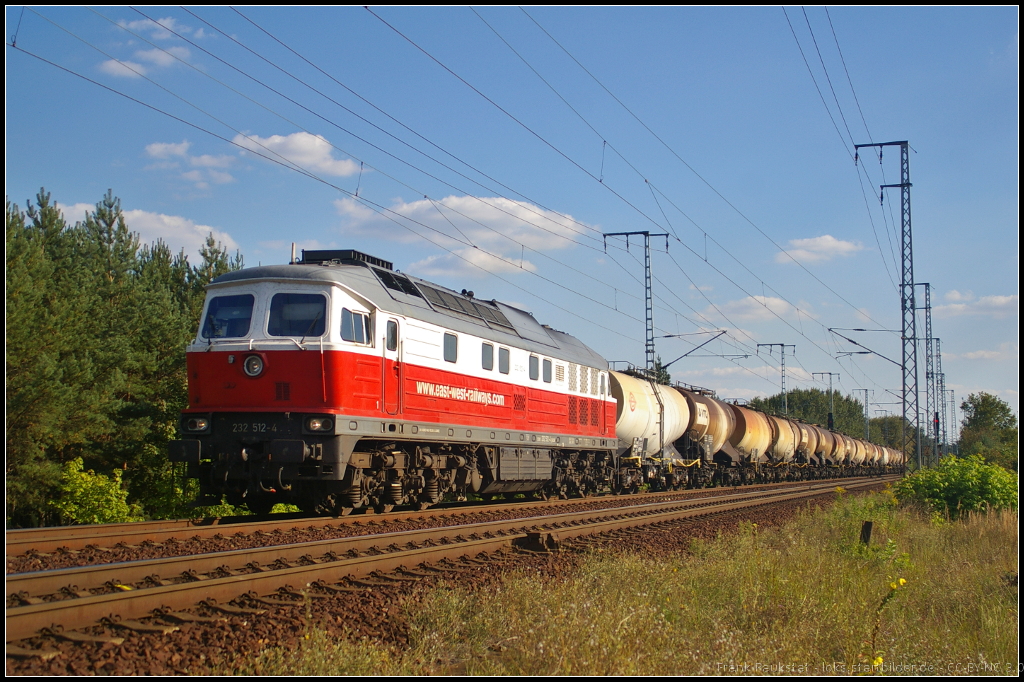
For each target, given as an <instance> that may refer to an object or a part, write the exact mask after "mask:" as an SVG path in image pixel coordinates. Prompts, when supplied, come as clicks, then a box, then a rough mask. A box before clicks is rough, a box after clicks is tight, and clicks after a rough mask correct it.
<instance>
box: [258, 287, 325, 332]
mask: <svg viewBox="0 0 1024 682" xmlns="http://www.w3.org/2000/svg"><path fill="white" fill-rule="evenodd" d="M326 317H327V297H326V296H324V295H323V294H274V298H272V299H271V300H270V324H269V325H267V333H268V334H270V335H271V336H302V337H306V336H323V333H324V330H325V329H326V328H327V320H326V319H325V318H326Z"/></svg>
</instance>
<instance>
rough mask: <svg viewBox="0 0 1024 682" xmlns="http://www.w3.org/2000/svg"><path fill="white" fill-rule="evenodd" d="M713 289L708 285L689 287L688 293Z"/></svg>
mask: <svg viewBox="0 0 1024 682" xmlns="http://www.w3.org/2000/svg"><path fill="white" fill-rule="evenodd" d="M713 290H714V287H713V286H711V285H710V284H702V285H701V286H699V287H698V286H695V285H693V284H691V285H690V291H713Z"/></svg>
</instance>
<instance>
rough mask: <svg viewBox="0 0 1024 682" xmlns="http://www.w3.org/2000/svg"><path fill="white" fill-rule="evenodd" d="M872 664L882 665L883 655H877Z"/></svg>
mask: <svg viewBox="0 0 1024 682" xmlns="http://www.w3.org/2000/svg"><path fill="white" fill-rule="evenodd" d="M871 665H875V666H878V665H882V657H881V656H878V657H876V658H875V660H873V661H871Z"/></svg>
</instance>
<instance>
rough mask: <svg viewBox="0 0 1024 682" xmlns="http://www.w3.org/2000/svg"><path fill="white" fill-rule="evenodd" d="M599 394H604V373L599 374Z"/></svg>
mask: <svg viewBox="0 0 1024 682" xmlns="http://www.w3.org/2000/svg"><path fill="white" fill-rule="evenodd" d="M601 395H604V375H603V374H602V375H601Z"/></svg>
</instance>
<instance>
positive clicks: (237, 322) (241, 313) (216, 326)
mask: <svg viewBox="0 0 1024 682" xmlns="http://www.w3.org/2000/svg"><path fill="white" fill-rule="evenodd" d="M255 300H256V298H255V297H254V296H253V295H252V294H239V295H237V296H215V297H214V298H212V299H210V304H209V305H208V306H207V307H206V320H205V321H204V322H203V332H202V334H203V338H204V339H223V338H238V337H240V336H246V335H248V333H249V326H250V323H251V322H252V306H253V303H254V302H255Z"/></svg>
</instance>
